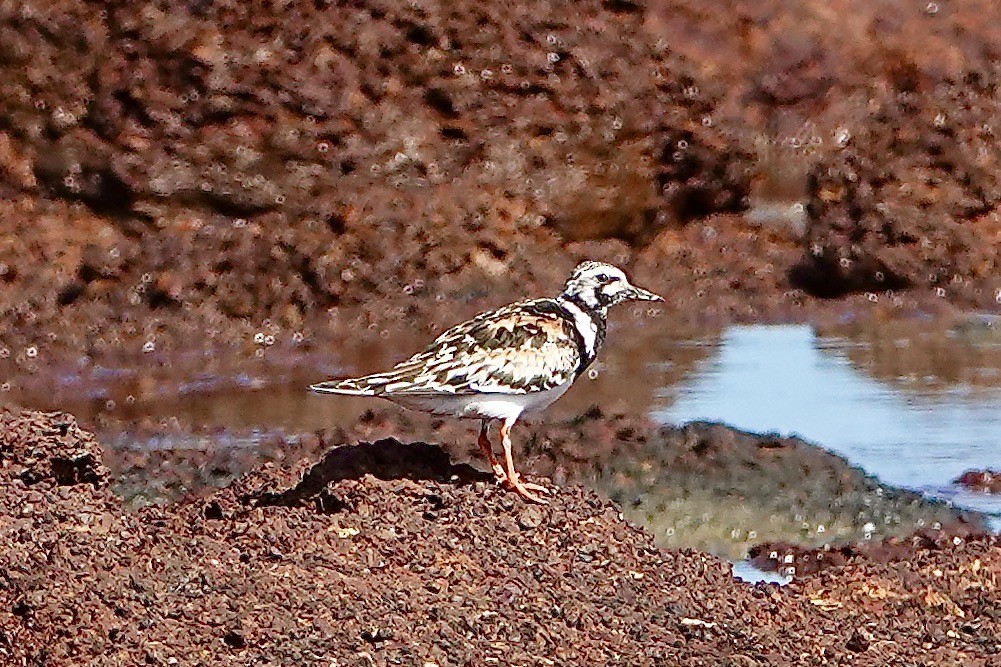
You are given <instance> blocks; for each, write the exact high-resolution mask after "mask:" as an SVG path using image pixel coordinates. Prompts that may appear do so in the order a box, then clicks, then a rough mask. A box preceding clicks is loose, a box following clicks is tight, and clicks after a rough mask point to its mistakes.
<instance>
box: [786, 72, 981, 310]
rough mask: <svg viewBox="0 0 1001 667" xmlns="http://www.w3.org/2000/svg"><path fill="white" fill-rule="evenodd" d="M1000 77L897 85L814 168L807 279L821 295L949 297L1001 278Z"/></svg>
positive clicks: (803, 275) (971, 76) (970, 76)
mask: <svg viewBox="0 0 1001 667" xmlns="http://www.w3.org/2000/svg"><path fill="white" fill-rule="evenodd" d="M997 82H998V75H997V74H995V73H976V74H974V73H970V74H968V75H966V76H965V77H963V78H962V79H960V80H952V81H948V82H947V83H944V84H941V85H938V86H935V87H934V88H933V89H931V90H928V91H925V90H911V89H904V90H899V91H896V93H895V94H894V95H893V96H892V99H891V100H889V101H888V102H886V103H885V104H883V106H882V107H881V108H880V109H879V110H878V111H877V112H876V113H875V114H874V116H873V119H872V122H871V123H869V124H868V125H866V126H865V127H864V128H862V129H861V130H860V132H859V134H858V135H856V136H851V137H846V138H845V140H844V142H845V145H844V147H843V148H842V150H841V151H839V152H837V153H834V154H832V155H831V156H830V157H829V158H827V159H825V160H822V161H821V162H820V163H819V164H818V165H817V166H816V167H815V168H814V169H813V171H812V172H811V176H810V184H809V192H810V202H809V206H808V213H809V216H810V225H809V229H808V233H807V237H806V244H807V246H806V247H807V248H808V260H807V262H806V263H805V264H804V265H803V266H802V267H801V269H802V270H801V273H800V275H799V276H798V277H799V279H800V280H801V281H802V282H803V283H804V284H806V285H807V286H808V287H809V288H810V289H812V290H813V291H815V292H818V293H826V294H838V293H842V292H845V291H861V290H871V291H884V290H891V289H900V288H904V287H912V286H931V287H936V288H941V289H942V290H943V295H944V294H945V293H946V291H947V290H949V289H952V287H951V286H952V285H957V286H962V285H964V284H968V283H970V282H976V283H977V284H979V285H980V286H981V287H984V283H989V282H990V281H994V280H996V277H997V275H998V269H999V265H1001V261H999V260H1001V257H999V255H998V247H999V246H998V243H997V240H998V238H1001V225H999V224H998V222H997V209H998V206H999V203H1001V171H999V169H998V167H997V165H996V164H993V162H992V160H991V159H990V157H989V156H990V155H992V153H993V146H994V145H995V143H996V139H995V137H994V134H993V130H992V129H991V119H993V118H995V117H996V116H997V113H998V110H999V108H998V102H997ZM987 296H988V297H990V296H992V293H989V294H988V295H987Z"/></svg>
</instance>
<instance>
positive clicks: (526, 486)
mask: <svg viewBox="0 0 1001 667" xmlns="http://www.w3.org/2000/svg"><path fill="white" fill-rule="evenodd" d="M501 483H502V484H503V485H504V486H505V487H507V488H509V489H511V490H512V491H514V492H515V493H517V494H518V495H519V496H521V497H522V498H524V499H525V500H528V501H531V502H533V503H538V504H540V505H548V504H549V501H548V500H546V499H545V498H540V497H539V496H537V495H535V493H533V491H535V492H538V493H545V494H547V495H548V494H550V493H553V490H552V489H550V488H548V487H545V486H542V485H541V484H533V483H532V482H523V481H521V477H520V476H518V477H515V478H514V480H512V479H511V478H509V477H505V478H504V479H503V480H502V482H501Z"/></svg>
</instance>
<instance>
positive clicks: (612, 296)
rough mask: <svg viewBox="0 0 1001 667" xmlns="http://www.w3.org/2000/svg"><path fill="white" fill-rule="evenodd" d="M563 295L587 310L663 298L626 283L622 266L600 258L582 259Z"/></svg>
mask: <svg viewBox="0 0 1001 667" xmlns="http://www.w3.org/2000/svg"><path fill="white" fill-rule="evenodd" d="M561 296H562V297H563V298H565V299H567V300H569V301H573V302H575V303H577V304H579V305H582V306H585V307H586V308H588V309H590V310H595V311H604V310H605V309H606V308H608V307H609V306H614V305H615V304H617V303H622V302H623V301H663V300H664V299H662V298H661V297H659V296H657V295H656V294H654V293H653V292H648V291H646V290H645V289H640V288H639V287H635V286H634V285H631V284H630V283H629V280H628V279H627V278H626V274H625V273H623V272H622V269H620V268H618V267H615V266H612V265H611V264H604V263H602V262H582V263H581V264H579V265H578V266H577V268H576V269H574V271H573V274H571V276H570V279H569V280H568V281H567V284H566V285H565V286H564V287H563V294H562V295H561Z"/></svg>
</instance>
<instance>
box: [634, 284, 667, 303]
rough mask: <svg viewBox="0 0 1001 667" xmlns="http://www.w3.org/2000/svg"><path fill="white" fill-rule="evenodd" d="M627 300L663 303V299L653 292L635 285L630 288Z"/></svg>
mask: <svg viewBox="0 0 1001 667" xmlns="http://www.w3.org/2000/svg"><path fill="white" fill-rule="evenodd" d="M627 295H628V296H627V298H629V299H633V300H634V301H663V300H664V299H663V297H660V296H657V295H656V294H654V293H653V292H648V291H646V290H645V289H642V288H639V287H636V286H634V285H630V286H629V291H628V292H627Z"/></svg>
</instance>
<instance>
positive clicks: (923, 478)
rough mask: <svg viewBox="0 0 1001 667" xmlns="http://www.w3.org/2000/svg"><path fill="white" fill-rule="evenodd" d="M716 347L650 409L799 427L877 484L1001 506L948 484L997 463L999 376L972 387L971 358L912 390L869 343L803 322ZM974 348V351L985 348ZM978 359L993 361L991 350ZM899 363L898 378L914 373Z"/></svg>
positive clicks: (747, 331)
mask: <svg viewBox="0 0 1001 667" xmlns="http://www.w3.org/2000/svg"><path fill="white" fill-rule="evenodd" d="M988 340H989V339H988ZM983 344H985V345H993V342H988V343H983ZM714 347H716V353H715V354H713V355H712V356H710V357H708V358H707V359H706V360H705V361H704V362H703V363H702V364H700V365H699V366H698V367H697V368H696V369H695V370H694V371H693V372H692V374H691V375H690V376H689V377H688V378H686V380H685V381H683V383H682V385H681V386H680V387H678V388H675V389H674V392H673V393H674V394H675V395H676V398H675V399H674V400H673V401H669V402H668V401H665V402H664V404H663V405H662V406H661V407H659V408H658V409H657V410H655V413H654V414H655V416H656V417H657V418H658V419H660V420H662V421H666V422H674V423H681V422H687V421H691V420H696V419H706V420H718V421H723V422H726V423H728V424H732V425H734V426H738V427H741V428H746V429H749V430H754V431H765V432H768V431H779V432H781V433H783V434H796V435H799V436H801V437H803V438H805V439H808V440H811V441H813V442H817V443H820V444H822V445H823V446H824V447H827V448H828V449H831V450H833V451H835V452H838V453H840V454H842V455H844V456H845V457H847V458H848V459H849V460H851V461H852V462H853V463H856V464H858V465H861V466H862V467H863V468H864V469H866V470H867V471H868V472H871V473H873V474H875V475H877V476H878V477H879V478H880V479H882V480H883V481H884V482H888V483H890V484H895V485H899V486H904V487H907V488H912V489H918V490H922V491H925V492H931V493H933V494H936V495H939V494H948V495H950V496H951V498H952V499H954V500H955V502H957V503H961V504H963V505H964V506H968V507H973V508H976V509H981V510H986V511H989V512H992V513H995V512H997V513H1001V499H999V498H996V497H994V498H992V497H990V496H975V495H974V494H968V493H959V492H958V491H956V490H955V489H953V488H952V487H950V482H951V480H953V479H954V478H956V477H957V476H959V474H961V473H962V472H963V471H965V470H968V469H970V468H986V467H995V468H997V467H998V464H999V463H1001V379H996V380H995V383H994V384H993V385H991V384H989V383H987V382H986V381H982V382H981V383H980V384H978V385H977V386H973V385H972V384H970V383H967V382H965V381H964V380H962V377H966V376H971V377H978V378H981V379H983V378H985V377H987V376H989V373H979V372H977V369H978V368H980V367H978V366H975V365H973V366H970V367H969V368H968V372H967V373H965V375H963V376H961V377H957V376H955V375H953V376H952V377H955V378H956V379H954V380H953V381H952V382H950V383H945V382H941V381H939V382H937V383H930V382H926V383H922V384H921V386H920V390H915V391H911V390H909V389H908V388H907V387H909V386H910V385H911V384H912V383H907V382H903V381H897V382H887V381H885V379H884V376H883V374H884V373H885V369H886V368H887V366H886V365H884V364H880V363H879V362H878V360H879V359H881V358H882V356H881V355H880V354H879V353H878V349H877V348H876V347H875V346H873V345H872V344H871V343H866V342H865V341H859V340H851V339H848V338H843V337H837V336H823V335H818V334H817V333H815V331H814V330H813V328H812V327H810V326H805V325H792V326H740V327H731V328H729V329H727V330H726V332H725V333H724V335H723V337H722V339H721V341H720V342H719V343H718V345H715V346H714ZM972 347H973V349H974V350H977V351H978V355H979V354H981V352H982V347H978V346H977V345H976V344H974V345H973V346H972ZM884 349H885V348H884ZM891 349H900V346H899V344H898V345H894V346H891ZM937 356H939V357H941V356H942V354H939V355H937ZM915 358H916V359H921V358H922V357H921V356H920V355H917V356H916V357H915ZM978 358H979V359H981V360H982V361H984V362H986V361H987V360H994V361H997V357H996V356H995V355H991V354H988V353H983V354H982V356H979V357H978ZM860 359H866V360H867V361H868V363H866V364H864V365H863V366H862V367H863V368H875V369H879V371H880V374H879V375H877V377H880V379H879V380H877V379H874V377H872V376H870V375H867V374H866V373H864V372H860V370H859V368H858V367H857V366H856V363H858V361H859V360H860ZM853 362H854V363H853ZM899 368H900V370H899V371H898V372H899V374H900V375H901V376H902V377H907V376H910V375H911V373H910V372H909V371H907V370H905V368H903V367H899ZM935 377H938V378H941V377H942V375H936V376H935Z"/></svg>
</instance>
